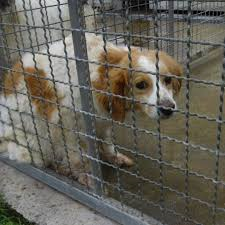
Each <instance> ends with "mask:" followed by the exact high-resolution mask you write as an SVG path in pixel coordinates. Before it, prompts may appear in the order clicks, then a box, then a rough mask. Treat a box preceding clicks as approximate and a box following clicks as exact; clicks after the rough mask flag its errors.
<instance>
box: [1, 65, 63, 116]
mask: <svg viewBox="0 0 225 225" xmlns="http://www.w3.org/2000/svg"><path fill="white" fill-rule="evenodd" d="M24 73H25V74H24ZM23 77H24V78H23ZM45 77H46V74H45V72H44V71H43V70H36V69H35V68H33V67H29V68H24V70H23V68H22V66H21V64H20V63H17V64H15V66H14V67H13V72H10V73H8V74H7V75H6V77H5V81H4V88H5V89H6V90H5V94H6V95H10V94H13V93H14V92H15V89H16V88H17V87H18V85H19V83H20V82H21V80H22V79H24V80H25V82H26V85H27V88H28V93H29V94H30V96H31V101H32V103H33V104H34V105H35V106H36V109H37V113H38V114H39V115H41V116H43V117H46V118H47V119H51V116H52V113H53V112H54V111H55V110H56V109H57V107H56V93H55V91H54V89H53V87H52V85H51V83H50V81H48V80H45V79H43V78H45ZM59 100H60V99H59Z"/></svg>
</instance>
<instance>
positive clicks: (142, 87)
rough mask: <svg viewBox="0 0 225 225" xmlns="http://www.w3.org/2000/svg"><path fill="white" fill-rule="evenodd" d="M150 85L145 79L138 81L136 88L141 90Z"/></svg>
mask: <svg viewBox="0 0 225 225" xmlns="http://www.w3.org/2000/svg"><path fill="white" fill-rule="evenodd" d="M147 87H148V84H147V83H146V82H145V81H141V82H138V83H136V88H138V89H140V90H144V89H146V88H147Z"/></svg>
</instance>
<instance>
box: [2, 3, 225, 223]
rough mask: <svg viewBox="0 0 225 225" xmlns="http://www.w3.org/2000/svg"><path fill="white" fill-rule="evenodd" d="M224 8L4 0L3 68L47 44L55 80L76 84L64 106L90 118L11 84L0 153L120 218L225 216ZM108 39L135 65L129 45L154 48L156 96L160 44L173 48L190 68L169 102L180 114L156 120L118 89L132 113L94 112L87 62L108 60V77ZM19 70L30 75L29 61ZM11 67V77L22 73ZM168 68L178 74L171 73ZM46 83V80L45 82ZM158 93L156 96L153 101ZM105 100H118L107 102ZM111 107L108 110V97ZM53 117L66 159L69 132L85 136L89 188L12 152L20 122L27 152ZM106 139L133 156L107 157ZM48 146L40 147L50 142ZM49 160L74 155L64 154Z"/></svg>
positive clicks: (48, 137)
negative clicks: (43, 112)
mask: <svg viewBox="0 0 225 225" xmlns="http://www.w3.org/2000/svg"><path fill="white" fill-rule="evenodd" d="M224 12H225V3H224V1H204V0H195V1H194V0H178V1H175V0H171V1H164V0H123V1H120V0H116V1H112V0H90V1H79V0H68V2H67V0H51V1H48V0H39V1H34V0H21V1H18V0H15V1H9V4H8V6H6V7H4V9H2V10H1V14H0V19H1V23H0V25H1V36H0V50H1V56H0V60H1V61H0V68H1V70H0V71H1V79H2V80H3V78H4V74H6V73H7V72H8V73H12V72H13V71H12V66H13V64H14V63H16V62H20V63H21V62H22V61H21V60H22V56H23V55H24V54H25V53H27V52H28V53H31V54H32V55H33V60H34V61H35V59H36V58H35V54H40V55H45V57H46V58H45V60H46V62H48V64H49V65H50V68H51V67H52V68H51V75H52V78H51V79H50V80H51V81H52V83H53V86H54V87H56V89H57V88H61V89H64V88H68V89H69V90H70V92H71V93H70V95H71V101H72V102H74V103H72V106H73V107H72V108H70V109H69V110H70V111H71V113H73V114H74V121H75V122H74V123H76V122H77V121H76V120H77V118H76V114H79V115H82V117H83V119H84V123H85V128H83V127H80V126H77V127H73V128H71V127H70V121H69V122H68V121H67V122H66V121H64V119H63V110H64V109H62V115H60V109H58V111H59V118H61V119H60V122H58V123H56V124H55V123H54V122H50V121H48V120H43V119H42V120H43V121H42V120H41V119H40V118H39V117H38V116H36V115H35V113H34V112H33V111H32V107H30V108H29V110H30V111H29V110H28V111H29V112H23V111H22V110H21V109H20V105H19V104H18V101H17V98H18V95H21V91H22V92H23V91H24V92H23V93H22V94H23V95H26V96H28V97H27V98H28V100H29V101H32V98H33V96H31V94H30V93H29V88H25V89H26V90H19V91H17V90H16V89H13V94H14V98H15V100H14V101H15V105H14V106H10V105H8V103H7V102H1V97H0V126H2V127H4V126H8V127H11V128H12V129H11V130H12V133H14V137H11V136H10V138H9V140H7V137H6V136H7V135H6V134H4V135H2V137H1V136H0V146H1V147H0V150H1V151H2V152H3V153H1V155H0V159H1V160H2V161H4V162H6V163H8V164H10V165H12V166H14V167H16V168H18V169H19V170H21V171H23V172H24V173H27V174H29V175H31V176H34V177H35V178H37V179H40V180H41V181H43V182H45V183H47V184H49V185H50V186H53V187H54V188H56V189H57V190H59V191H62V192H63V193H65V194H67V195H69V196H71V197H72V198H74V199H76V200H79V201H81V202H83V203H84V204H87V205H88V206H90V207H92V208H94V209H95V210H97V211H98V212H100V213H102V214H104V215H106V216H108V217H110V218H112V219H114V220H115V221H117V222H119V223H121V224H168V225H180V224H185V225H186V224H187V225H189V224H202V225H203V224H204V225H211V224H218V225H223V224H224V225H225V173H224V171H225V125H224V124H225V120H224V115H225V113H224V107H225V103H224V86H225V56H224V55H225V15H224ZM89 33H91V34H96V35H98V36H99V37H101V39H102V42H101V43H102V46H101V49H102V51H103V53H105V58H104V60H103V62H104V63H103V65H101V63H100V64H99V62H96V61H95V60H94V61H93V60H92V59H91V58H90V55H89V53H88V51H89V47H90V46H88V43H87V42H88V40H87V39H88V38H87V36H85V35H87V34H89ZM68 35H72V40H73V45H74V50H75V51H74V52H75V53H74V55H71V54H70V51H68V48H69V46H68V45H67V42H66V40H67V39H66V37H67V36H68ZM60 40H62V43H63V44H62V46H63V48H64V50H63V52H64V53H63V54H62V55H60V56H59V55H57V54H55V53H54V51H51V50H49V49H50V48H51V46H52V45H54V43H56V42H57V41H60ZM109 43H113V44H114V45H115V46H118V47H121V48H123V49H125V50H126V53H127V58H128V59H129V62H130V63H129V66H128V68H126V69H128V71H129V73H134V72H135V69H133V68H132V60H135V59H133V56H134V55H133V53H132V49H138V51H140V52H143V54H145V53H146V52H147V51H148V50H155V61H154V62H155V68H156V72H155V79H156V80H157V81H156V89H157V99H158V98H159V92H160V87H159V82H160V79H161V78H160V77H161V75H162V76H163V74H161V73H160V71H159V67H160V65H159V64H160V62H159V60H160V57H161V56H160V55H159V54H160V51H164V52H167V53H168V54H169V55H170V56H172V57H173V58H175V59H176V60H177V61H178V62H179V63H181V64H182V65H183V68H184V72H183V75H182V76H181V77H179V79H180V80H181V81H182V88H181V91H180V95H179V96H178V97H177V100H176V102H177V105H178V109H175V110H173V111H175V115H174V116H173V117H171V118H169V119H167V120H164V119H160V118H159V117H157V118H156V119H152V120H150V119H149V118H147V117H146V116H145V115H142V114H140V112H139V111H138V110H137V109H136V108H135V107H134V106H132V105H134V104H135V102H136V101H137V99H135V98H134V96H132V95H131V97H130V98H124V96H122V98H124V101H126V102H129V103H130V104H131V107H130V109H131V110H130V113H128V115H127V118H126V120H125V121H123V122H120V121H119V122H118V121H115V120H113V118H112V115H111V117H109V118H108V117H104V116H99V115H98V113H97V112H96V110H95V109H94V104H95V102H93V95H94V94H95V93H96V90H95V89H94V88H93V87H92V84H91V82H92V81H91V80H90V73H91V71H92V69H91V68H92V65H93V64H94V65H98V66H103V67H104V68H105V70H104V71H105V76H106V79H109V77H108V75H107V74H108V73H109V70H110V69H111V68H113V67H115V65H112V64H115V63H112V64H110V62H109V60H110V58H108V57H107V55H108V53H109V50H108V46H109V45H110V44H109ZM92 47H93V48H94V47H95V46H94V45H93V46H91V47H90V48H92ZM68 52H69V53H68ZM54 58H61V60H63V62H64V64H63V65H64V67H65V68H64V69H65V80H61V81H57V80H56V79H55V72H57V71H55V70H54V66H52V65H51V64H52V60H54ZM96 60H97V59H96ZM70 63H74V64H75V63H76V71H71V70H70ZM117 67H118V65H117ZM119 67H120V65H119ZM89 69H90V70H89ZM123 69H124V68H123ZM139 72H140V71H139ZM142 72H143V71H142ZM144 72H145V73H146V71H144ZM20 73H23V77H25V78H24V79H25V81H26V76H27V75H26V73H24V71H23V72H21V71H20ZM75 73H77V74H78V85H77V86H75V85H74V84H73V77H74V74H75ZM11 76H12V83H13V82H15V80H14V81H13V79H14V78H15V77H13V75H11ZM35 76H37V75H35ZM38 76H39V75H38ZM171 76H172V78H177V77H176V76H174V74H171ZM1 79H0V80H1ZM38 79H40V77H38ZM41 79H42V78H41ZM41 83H42V82H40V83H39V89H42V86H41ZM108 86H109V90H107V91H106V92H107V93H104V94H106V95H107V96H110V97H109V98H113V94H112V93H111V92H110V82H109V83H108ZM0 87H1V89H2V93H1V95H2V96H4V95H7V87H6V83H5V82H4V81H2V82H1V84H0ZM73 88H75V89H77V90H79V92H80V95H81V103H80V106H77V104H78V103H76V102H75V101H74V96H75V94H74V89H73ZM58 97H59V96H56V100H55V101H54V104H55V105H56V106H57V107H62V108H63V107H64V108H66V107H65V106H61V105H60V100H57V98H58ZM116 97H118V96H116ZM120 97H121V96H120ZM40 101H43V99H41V100H40ZM158 102H159V99H158V101H157V104H156V108H157V113H159V112H158V111H159V106H158ZM51 104H53V103H51ZM140 104H146V103H143V102H141V103H140ZM110 107H111V108H112V103H109V108H110ZM3 109H4V110H7V115H8V117H9V118H10V119H9V121H10V122H8V124H7V122H6V119H5V114H3ZM110 112H111V114H112V113H113V112H112V109H110ZM28 117H29V118H28ZM15 118H17V119H18V118H19V120H20V121H21V122H20V124H17V123H15ZM79 118H80V117H78V120H79ZM26 120H30V121H31V122H30V123H31V124H32V128H29V127H26V122H27V121H26ZM40 120H41V123H43V124H44V125H43V126H44V127H45V133H44V134H43V133H42V132H43V131H42V130H41V129H40V128H39V127H38V126H37V128H35V126H36V124H38V123H39V122H38V121H40ZM97 120H100V121H103V122H104V121H107V122H109V123H110V138H109V139H107V140H106V139H104V138H101V137H99V136H98V135H97V132H96V129H98V128H96V121H97ZM71 123H72V122H71ZM77 123H78V124H79V121H78V122H77ZM54 126H56V127H57V129H58V131H57V132H59V133H60V134H61V135H59V137H60V138H59V139H60V140H57V142H56V143H57V144H58V145H60V147H61V149H63V151H65V152H66V154H67V160H68V161H70V154H68V152H67V151H68V149H69V148H71V146H69V144H68V143H67V142H68V139H69V136H70V135H74V139H75V140H78V145H79V147H78V149H79V151H80V150H82V149H83V148H86V149H87V150H86V151H85V154H84V155H83V154H82V152H81V153H80V154H81V155H82V157H84V158H87V159H88V161H89V164H90V165H91V171H88V172H87V174H86V175H87V176H88V177H91V179H92V180H93V183H94V185H93V188H84V187H82V186H80V185H79V184H77V180H76V179H74V178H73V177H72V176H66V175H65V176H63V175H62V174H57V170H56V171H55V168H53V167H54V166H52V167H50V166H44V167H42V168H39V167H38V166H37V165H36V163H35V162H33V164H32V165H27V164H21V163H18V162H15V161H13V160H9V159H8V156H7V153H5V151H6V150H7V145H5V142H7V141H10V142H15V143H17V144H18V141H17V140H16V137H17V136H18V133H17V132H22V134H23V136H24V137H23V139H24V142H25V143H26V147H27V148H28V150H29V152H30V154H32V151H33V150H32V148H31V147H30V146H31V145H32V142H33V139H35V140H36V139H37V142H40V146H42V144H43V143H44V145H47V146H49V148H52V146H53V145H54V143H53V142H54V140H53V141H52V134H51V129H52V127H54ZM30 129H31V130H32V131H31V130H30ZM102 129H104V128H102ZM0 130H1V129H0ZM105 132H106V131H105ZM3 133H4V132H3ZM0 134H1V133H0ZM27 135H28V136H31V137H32V138H30V139H29V138H28V137H27ZM82 138H86V139H87V143H88V146H86V145H85V144H83V142H82V141H80V139H82ZM1 143H2V144H1ZM3 143H4V145H3ZM52 143H53V144H52ZM23 145H24V144H23ZM74 145H75V144H74ZM102 145H111V146H113V148H114V151H115V152H116V153H122V154H125V155H128V156H129V157H131V158H132V159H133V161H134V165H133V166H132V167H130V168H127V167H120V166H118V165H114V164H112V163H110V162H108V161H106V160H104V158H102V157H101V155H100V151H101V150H100V148H101V146H102ZM53 153H54V149H53ZM72 154H75V153H72ZM42 158H43V160H44V159H45V154H43V156H42ZM59 161H60V160H59ZM54 163H56V164H58V163H59V164H60V165H61V164H62V166H63V167H69V164H68V163H65V162H64V161H63V160H62V161H60V162H58V161H57V160H56V161H55V162H54ZM153 218H154V219H153Z"/></svg>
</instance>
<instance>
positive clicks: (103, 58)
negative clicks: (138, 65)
mask: <svg viewBox="0 0 225 225" xmlns="http://www.w3.org/2000/svg"><path fill="white" fill-rule="evenodd" d="M126 55H127V52H126V51H124V50H123V49H119V48H118V49H117V48H109V49H107V54H106V53H105V52H102V54H100V58H99V61H100V63H103V64H105V63H108V64H113V65H119V64H120V62H121V61H122V59H123V57H124V56H126ZM98 75H99V76H98V79H96V80H94V81H92V86H93V87H94V88H95V89H97V90H102V91H104V92H107V94H106V93H105V94H104V93H96V98H97V100H98V103H99V104H100V105H101V106H102V107H103V109H104V110H106V111H107V112H111V115H112V119H114V120H116V121H120V122H122V121H123V120H124V119H125V108H126V100H125V99H124V98H121V97H124V96H125V95H126V93H127V88H128V71H127V70H125V69H120V68H115V67H113V66H108V67H106V66H105V65H100V66H99V68H98ZM111 94H113V95H111ZM114 95H118V96H114ZM120 96H121V97H120ZM110 108H111V109H110Z"/></svg>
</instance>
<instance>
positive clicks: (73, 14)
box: [68, 0, 102, 196]
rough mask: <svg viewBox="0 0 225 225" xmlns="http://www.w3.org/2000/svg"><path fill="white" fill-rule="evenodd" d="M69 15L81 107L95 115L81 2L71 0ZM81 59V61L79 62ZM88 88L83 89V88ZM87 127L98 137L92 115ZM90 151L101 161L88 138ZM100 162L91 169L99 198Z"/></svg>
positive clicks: (91, 134)
mask: <svg viewBox="0 0 225 225" xmlns="http://www.w3.org/2000/svg"><path fill="white" fill-rule="evenodd" d="M68 4H69V13H70V18H71V28H72V36H73V44H74V52H75V57H76V58H77V59H78V60H76V66H77V73H78V81H79V85H80V86H81V88H80V94H81V105H82V110H83V111H85V112H87V113H91V114H94V113H95V112H94V105H93V99H92V93H91V90H90V89H89V88H91V82H90V72H89V65H88V62H87V61H86V60H88V56H87V47H86V39H85V32H84V31H83V28H84V16H83V4H82V1H80V0H69V1H68ZM79 59H81V60H79ZM84 86H85V87H87V88H82V87H84ZM83 117H84V120H85V125H86V134H87V135H89V136H91V137H96V129H95V118H94V117H93V116H91V115H87V114H86V113H85V114H83ZM88 142H89V149H88V153H89V155H90V156H91V157H93V158H94V159H99V154H98V152H97V151H96V149H95V144H96V142H95V140H94V139H93V138H88ZM97 161H98V160H91V167H92V168H91V169H92V171H91V172H92V175H93V176H94V177H95V178H97V180H96V179H95V181H94V183H95V185H94V186H95V187H94V188H95V193H96V194H97V195H99V196H101V195H102V186H101V182H99V180H102V174H101V166H100V165H99V163H98V162H97Z"/></svg>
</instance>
